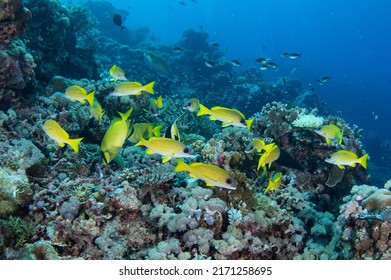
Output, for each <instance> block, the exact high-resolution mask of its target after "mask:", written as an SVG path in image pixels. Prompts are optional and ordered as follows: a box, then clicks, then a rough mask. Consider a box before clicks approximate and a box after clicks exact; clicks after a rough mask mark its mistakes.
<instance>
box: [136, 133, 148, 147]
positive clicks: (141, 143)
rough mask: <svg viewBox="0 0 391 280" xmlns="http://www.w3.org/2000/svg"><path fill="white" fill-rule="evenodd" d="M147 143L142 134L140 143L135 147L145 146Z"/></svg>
mask: <svg viewBox="0 0 391 280" xmlns="http://www.w3.org/2000/svg"><path fill="white" fill-rule="evenodd" d="M145 142H146V141H145V139H144V137H143V136H142V135H141V134H140V141H139V142H138V143H137V144H135V146H145Z"/></svg>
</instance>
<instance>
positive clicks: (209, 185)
mask: <svg viewBox="0 0 391 280" xmlns="http://www.w3.org/2000/svg"><path fill="white" fill-rule="evenodd" d="M206 185H207V186H208V187H214V186H215V185H214V184H212V183H209V182H206Z"/></svg>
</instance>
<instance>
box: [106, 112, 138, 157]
mask: <svg viewBox="0 0 391 280" xmlns="http://www.w3.org/2000/svg"><path fill="white" fill-rule="evenodd" d="M132 111H133V108H130V109H129V110H128V111H127V112H126V113H121V112H118V114H119V115H120V116H121V118H120V119H119V118H115V119H114V120H113V121H112V122H111V125H110V127H109V129H108V130H107V131H106V133H105V136H103V140H102V144H101V146H100V150H101V152H102V157H103V160H104V161H105V162H106V163H109V162H110V161H112V160H113V159H114V158H115V157H116V156H117V155H118V153H119V151H120V150H121V148H122V146H123V145H124V143H125V140H126V138H127V137H128V135H129V124H130V121H129V120H128V118H129V116H130V114H131V113H132Z"/></svg>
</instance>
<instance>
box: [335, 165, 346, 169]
mask: <svg viewBox="0 0 391 280" xmlns="http://www.w3.org/2000/svg"><path fill="white" fill-rule="evenodd" d="M337 166H338V167H339V168H340V169H345V167H344V166H343V165H337Z"/></svg>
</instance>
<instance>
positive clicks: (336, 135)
mask: <svg viewBox="0 0 391 280" xmlns="http://www.w3.org/2000/svg"><path fill="white" fill-rule="evenodd" d="M314 131H315V132H316V133H317V134H319V135H320V136H323V137H324V138H326V142H327V144H330V143H331V142H332V141H338V144H341V143H342V135H343V131H342V130H341V128H339V127H338V126H336V125H335V124H327V125H323V126H321V127H320V129H315V130H314Z"/></svg>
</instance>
